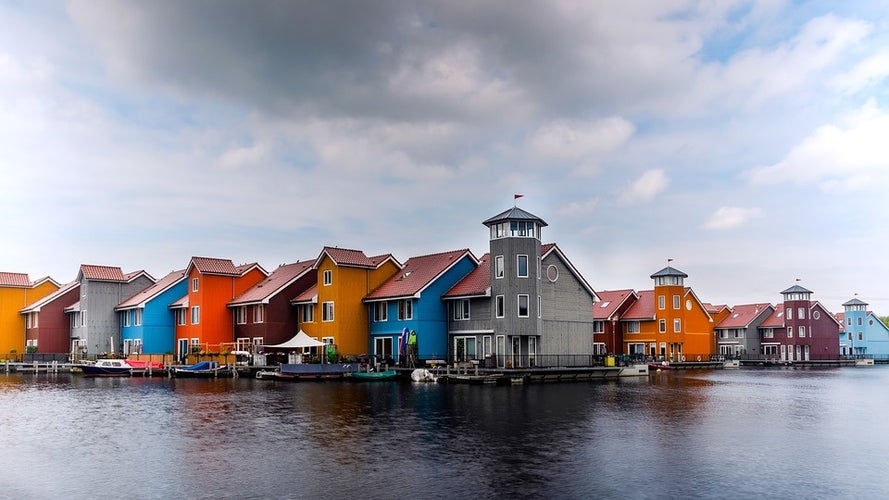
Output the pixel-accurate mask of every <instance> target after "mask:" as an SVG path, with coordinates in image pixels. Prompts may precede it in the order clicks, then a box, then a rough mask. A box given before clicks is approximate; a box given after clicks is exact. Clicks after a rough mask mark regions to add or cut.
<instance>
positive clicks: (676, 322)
mask: <svg viewBox="0 0 889 500" xmlns="http://www.w3.org/2000/svg"><path fill="white" fill-rule="evenodd" d="M681 332H682V320H681V319H679V318H673V333H681Z"/></svg>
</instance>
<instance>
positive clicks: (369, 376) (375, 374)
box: [348, 370, 398, 381]
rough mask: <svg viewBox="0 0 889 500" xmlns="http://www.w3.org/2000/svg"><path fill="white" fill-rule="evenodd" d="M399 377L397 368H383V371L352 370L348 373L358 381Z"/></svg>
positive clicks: (351, 378)
mask: <svg viewBox="0 0 889 500" xmlns="http://www.w3.org/2000/svg"><path fill="white" fill-rule="evenodd" d="M396 377H398V372H396V371H395V370H383V371H372V372H361V371H358V372H352V373H350V374H349V375H348V378H349V379H350V380H357V381H374V380H393V379H394V378H396Z"/></svg>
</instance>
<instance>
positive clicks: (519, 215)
mask: <svg viewBox="0 0 889 500" xmlns="http://www.w3.org/2000/svg"><path fill="white" fill-rule="evenodd" d="M513 220H515V221H519V220H530V221H536V222H537V223H538V224H540V226H541V227H545V226H546V225H547V224H546V222H544V220H543V219H541V218H540V217H537V216H536V215H534V214H532V213H530V212H526V211H524V210H522V209H521V208H519V207H512V208H510V209H509V210H506V211H503V212H501V213H499V214H497V215H495V216H493V217H491V218H489V219H487V220H486V221H484V222H482V224H484V225H486V226H491V225H492V224H498V223H500V222H507V221H513Z"/></svg>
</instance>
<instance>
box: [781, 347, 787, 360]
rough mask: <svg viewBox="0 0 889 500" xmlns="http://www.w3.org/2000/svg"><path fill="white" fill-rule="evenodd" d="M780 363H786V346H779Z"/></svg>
mask: <svg viewBox="0 0 889 500" xmlns="http://www.w3.org/2000/svg"><path fill="white" fill-rule="evenodd" d="M781 361H787V346H786V345H784V344H781Z"/></svg>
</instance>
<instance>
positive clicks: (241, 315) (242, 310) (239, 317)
mask: <svg viewBox="0 0 889 500" xmlns="http://www.w3.org/2000/svg"><path fill="white" fill-rule="evenodd" d="M235 323H237V324H239V325H243V324H245V323H247V306H240V307H238V308H236V309H235Z"/></svg>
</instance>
